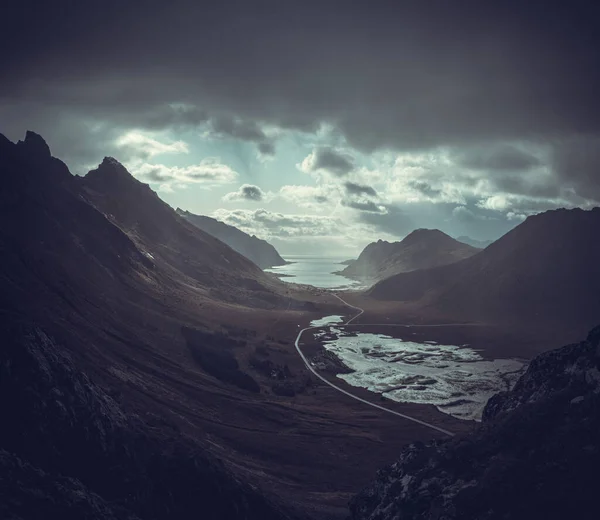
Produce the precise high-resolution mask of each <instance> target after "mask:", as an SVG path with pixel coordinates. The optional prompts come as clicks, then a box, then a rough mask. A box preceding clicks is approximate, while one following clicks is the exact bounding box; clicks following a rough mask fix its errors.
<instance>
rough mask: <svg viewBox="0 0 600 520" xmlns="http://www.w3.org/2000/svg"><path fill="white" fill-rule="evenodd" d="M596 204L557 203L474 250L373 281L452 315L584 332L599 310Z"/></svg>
mask: <svg viewBox="0 0 600 520" xmlns="http://www.w3.org/2000/svg"><path fill="white" fill-rule="evenodd" d="M599 232H600V208H594V209H592V210H590V211H584V210H581V209H573V210H564V209H561V210H554V211H548V212H545V213H542V214H539V215H535V216H532V217H529V218H528V219H527V220H526V221H525V222H523V223H522V224H520V225H519V226H517V227H516V228H515V229H513V230H512V231H510V232H509V233H507V234H506V235H504V236H503V237H502V238H500V239H499V240H497V241H496V242H494V243H493V244H491V245H489V246H488V247H487V248H486V249H485V250H483V251H481V252H480V253H478V254H477V255H475V256H472V257H470V258H467V259H465V260H462V261H460V262H457V263H454V264H450V265H446V266H442V267H437V268H432V269H425V270H419V271H414V272H411V273H402V274H398V275H395V276H393V277H391V278H388V279H386V280H383V281H381V282H379V283H377V284H375V285H374V286H373V287H372V288H371V289H370V290H369V291H368V295H369V296H370V297H372V298H375V299H381V300H397V301H403V302H411V304H413V305H416V306H418V308H420V309H422V310H425V309H432V310H435V311H439V312H442V313H445V315H446V316H447V317H448V318H449V319H460V320H468V321H477V320H481V321H487V322H491V323H511V324H512V325H514V326H517V325H518V324H523V323H529V324H531V325H533V326H538V325H540V326H545V327H549V328H550V329H552V330H554V329H556V328H557V327H561V328H562V329H563V330H566V329H569V328H570V329H571V330H572V331H573V332H577V333H579V334H581V333H582V328H586V329H589V327H590V326H592V325H593V324H594V323H595V322H596V321H597V319H598V316H600V270H599V269H598V265H599V263H600V241H598V240H597V237H598V234H599Z"/></svg>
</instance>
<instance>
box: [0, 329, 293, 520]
mask: <svg viewBox="0 0 600 520" xmlns="http://www.w3.org/2000/svg"><path fill="white" fill-rule="evenodd" d="M0 333H1V334H2V340H3V342H2V349H1V350H0V372H1V373H2V378H1V379H0V416H1V417H2V418H3V427H2V428H1V429H0V517H1V518H6V519H8V518H11V519H23V520H26V519H32V518H64V519H73V520H75V519H79V518H87V519H90V520H115V519H123V520H125V519H129V520H141V519H169V518H190V519H191V518H197V517H198V509H199V508H201V510H202V515H201V516H202V518H215V519H216V518H219V519H225V518H256V519H261V520H262V519H263V518H264V519H271V520H284V519H285V518H288V517H287V515H285V514H284V513H283V512H282V510H281V509H279V507H278V506H276V505H275V504H274V503H271V502H270V501H268V500H266V499H265V498H264V497H263V496H261V495H260V494H259V493H258V492H257V491H256V490H255V489H252V488H251V487H250V486H249V485H247V484H246V485H245V484H242V483H240V482H239V481H238V480H237V479H236V478H235V476H234V475H232V474H231V473H230V472H229V471H228V470H227V469H226V468H225V467H224V466H223V465H222V464H221V463H220V462H219V461H218V460H216V459H215V458H214V457H212V456H210V455H209V454H208V453H207V452H202V451H199V450H198V446H197V445H196V444H195V443H194V442H193V441H192V440H191V439H189V438H187V437H186V436H185V435H182V434H181V433H180V432H177V431H176V430H171V432H170V433H167V434H165V433H161V430H160V429H159V428H157V424H151V423H149V422H148V421H147V420H144V419H142V418H140V417H137V416H135V415H131V414H128V413H126V412H125V410H123V409H122V408H121V407H120V406H119V405H118V404H117V403H116V402H115V400H114V399H113V398H111V397H110V396H109V395H107V394H106V393H105V392H104V391H103V390H102V389H101V388H100V387H99V386H98V385H96V384H94V383H93V382H92V381H91V380H90V379H89V378H88V377H87V376H86V375H85V374H83V373H82V372H81V371H79V370H77V369H76V368H75V366H74V364H73V362H72V360H71V359H70V357H69V356H68V355H66V354H65V351H64V348H63V347H62V346H61V345H60V344H58V343H57V342H56V341H55V340H54V339H53V338H51V337H49V336H48V335H46V334H45V332H44V331H42V330H41V329H39V328H37V327H35V326H32V325H26V324H12V325H9V326H6V325H5V326H2V327H1V328H0ZM163 432H164V429H163ZM41 512H43V513H42V514H40V513H41Z"/></svg>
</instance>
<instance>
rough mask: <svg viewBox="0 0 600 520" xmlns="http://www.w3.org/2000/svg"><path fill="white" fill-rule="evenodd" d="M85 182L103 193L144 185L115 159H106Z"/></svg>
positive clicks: (89, 173) (90, 173) (86, 177)
mask: <svg viewBox="0 0 600 520" xmlns="http://www.w3.org/2000/svg"><path fill="white" fill-rule="evenodd" d="M85 181H86V184H89V185H90V186H92V187H93V188H96V189H101V190H102V191H104V190H112V189H115V188H118V189H120V190H122V189H124V188H128V187H129V188H131V187H133V186H139V185H142V184H143V183H141V182H140V181H138V180H137V179H136V178H135V177H134V176H133V175H131V173H129V171H128V170H127V168H125V166H123V165H122V164H121V163H120V162H119V161H117V159H115V158H114V157H105V158H104V159H103V160H102V162H101V163H100V164H99V165H98V167H97V168H96V169H95V170H91V171H90V172H88V174H87V175H86V176H85Z"/></svg>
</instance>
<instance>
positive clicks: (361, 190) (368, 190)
mask: <svg viewBox="0 0 600 520" xmlns="http://www.w3.org/2000/svg"><path fill="white" fill-rule="evenodd" d="M344 188H345V189H346V193H348V194H350V195H367V196H370V197H377V191H375V188H372V187H371V186H365V185H364V184H357V183H355V182H345V183H344Z"/></svg>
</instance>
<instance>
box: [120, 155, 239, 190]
mask: <svg viewBox="0 0 600 520" xmlns="http://www.w3.org/2000/svg"><path fill="white" fill-rule="evenodd" d="M128 169H129V170H130V171H131V173H132V174H133V175H135V176H136V177H139V178H140V180H142V181H144V182H151V183H157V184H160V185H161V189H162V191H168V190H169V189H171V190H172V189H174V188H183V187H185V186H187V185H188V184H200V185H204V186H205V187H212V186H218V185H223V184H230V183H232V182H235V181H237V179H238V173H237V172H236V171H235V170H233V169H232V168H231V167H229V166H227V165H226V164H223V163H221V162H220V161H219V159H218V158H214V157H209V158H206V159H203V160H202V161H200V163H199V164H194V165H190V166H183V167H179V166H166V165H164V164H150V163H133V164H131V165H128Z"/></svg>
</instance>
